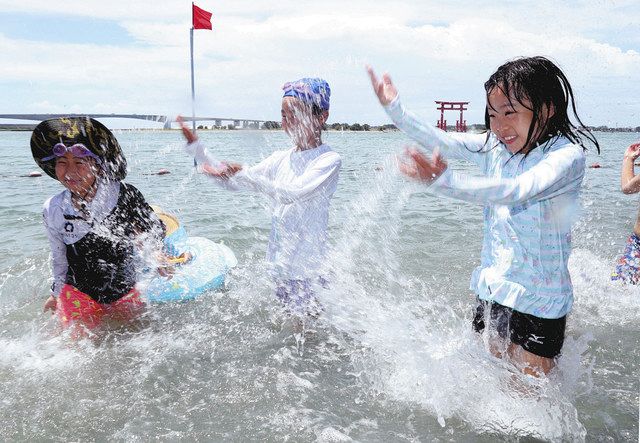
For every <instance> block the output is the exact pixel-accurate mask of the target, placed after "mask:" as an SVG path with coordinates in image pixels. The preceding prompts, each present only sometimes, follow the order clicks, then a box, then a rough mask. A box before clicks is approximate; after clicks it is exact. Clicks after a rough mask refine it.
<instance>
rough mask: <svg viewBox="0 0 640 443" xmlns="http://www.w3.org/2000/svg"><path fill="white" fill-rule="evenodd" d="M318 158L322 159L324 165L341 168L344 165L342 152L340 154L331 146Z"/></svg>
mask: <svg viewBox="0 0 640 443" xmlns="http://www.w3.org/2000/svg"><path fill="white" fill-rule="evenodd" d="M318 160H320V161H321V162H322V163H323V164H324V165H327V166H331V167H334V166H337V167H338V168H339V167H340V166H341V165H342V157H340V154H338V153H337V152H336V151H333V150H332V149H331V148H329V150H328V151H327V152H325V153H323V154H322V155H320V156H319V157H318Z"/></svg>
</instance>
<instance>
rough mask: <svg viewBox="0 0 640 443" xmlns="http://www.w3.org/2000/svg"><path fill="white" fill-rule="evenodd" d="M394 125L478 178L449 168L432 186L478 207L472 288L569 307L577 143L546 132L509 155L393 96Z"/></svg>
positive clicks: (554, 313)
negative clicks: (433, 122)
mask: <svg viewBox="0 0 640 443" xmlns="http://www.w3.org/2000/svg"><path fill="white" fill-rule="evenodd" d="M385 110H386V111H387V114H388V115H389V116H390V117H391V119H392V120H393V122H394V123H395V125H396V126H397V127H398V128H399V129H401V130H402V131H404V132H405V133H406V134H407V135H408V136H409V137H411V138H412V139H414V140H415V141H416V142H418V143H419V144H420V145H422V146H423V147H424V148H426V149H427V150H429V151H432V150H433V149H434V148H436V147H437V148H439V149H440V151H441V152H442V153H443V155H444V157H445V158H446V159H454V158H455V159H464V160H466V161H469V162H471V163H474V164H476V165H478V166H479V167H480V170H481V171H482V174H483V177H471V176H466V175H463V174H460V173H457V172H454V171H452V170H451V168H447V170H446V171H445V172H444V173H443V174H442V175H441V176H440V177H438V178H437V179H436V180H435V181H434V182H433V183H432V184H431V185H430V189H431V190H433V191H434V192H436V193H438V194H441V195H445V196H448V197H453V198H456V199H460V200H464V201H468V202H472V203H479V204H482V205H483V206H484V226H483V236H484V238H483V242H482V253H481V264H480V266H478V267H477V268H476V269H475V271H474V272H473V275H472V277H471V284H470V289H471V290H473V291H475V292H476V293H477V294H478V296H479V297H480V299H482V300H487V301H494V302H496V303H499V304H501V305H503V306H507V307H509V308H513V309H514V310H516V311H519V312H523V313H525V314H531V315H534V316H536V317H541V318H548V319H554V318H560V317H563V316H565V315H566V314H567V313H569V311H571V306H572V304H573V287H572V284H571V277H570V276H569V270H568V269H567V263H568V260H569V254H570V251H571V226H572V224H573V221H574V220H575V219H576V218H577V216H578V215H579V208H580V202H579V192H580V187H581V185H582V179H583V177H584V171H585V154H584V151H583V149H582V147H580V146H578V145H575V144H573V143H571V142H570V141H569V140H567V139H566V138H564V137H561V136H558V137H552V138H551V139H550V140H549V141H547V142H546V143H545V144H542V145H540V146H539V147H537V148H536V149H534V150H533V151H531V152H530V153H529V155H527V156H526V157H525V156H524V155H523V154H518V155H513V154H512V153H511V152H509V151H508V150H507V148H506V146H505V145H504V144H503V143H501V142H499V141H498V139H497V138H496V136H495V135H494V134H493V133H491V132H490V133H489V137H488V138H487V135H486V134H466V133H447V132H444V131H442V130H440V129H436V128H434V127H433V126H430V125H428V124H423V123H421V122H420V121H418V120H417V118H416V117H415V116H414V115H412V114H411V113H409V112H407V111H406V110H405V109H404V107H403V106H402V104H401V103H400V100H399V99H398V98H396V99H395V100H394V101H393V102H392V103H390V104H389V105H388V106H386V107H385Z"/></svg>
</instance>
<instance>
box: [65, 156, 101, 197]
mask: <svg viewBox="0 0 640 443" xmlns="http://www.w3.org/2000/svg"><path fill="white" fill-rule="evenodd" d="M97 171H98V168H97V166H96V162H95V160H93V159H92V158H90V157H74V156H73V154H72V153H71V152H67V153H65V154H64V155H63V156H62V157H58V158H57V159H56V178H57V179H58V180H59V181H60V183H62V184H63V185H64V187H65V188H67V189H68V190H69V191H71V193H73V194H76V195H78V196H84V195H85V194H86V193H87V192H89V190H91V187H92V186H93V184H94V183H95V181H96V178H97Z"/></svg>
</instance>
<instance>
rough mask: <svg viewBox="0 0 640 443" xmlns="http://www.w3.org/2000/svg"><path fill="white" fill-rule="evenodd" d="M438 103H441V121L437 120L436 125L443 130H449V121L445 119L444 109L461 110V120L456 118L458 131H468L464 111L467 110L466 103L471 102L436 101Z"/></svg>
mask: <svg viewBox="0 0 640 443" xmlns="http://www.w3.org/2000/svg"><path fill="white" fill-rule="evenodd" d="M436 104H438V105H440V107H439V108H437V109H438V110H439V111H440V121H438V122H436V126H437V127H438V128H440V129H442V130H443V131H446V130H447V121H446V120H445V119H444V111H460V120H456V131H457V132H467V121H466V120H464V117H463V111H466V110H467V108H466V107H465V105H468V104H469V102H443V101H436Z"/></svg>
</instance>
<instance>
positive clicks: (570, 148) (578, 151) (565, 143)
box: [547, 137, 586, 160]
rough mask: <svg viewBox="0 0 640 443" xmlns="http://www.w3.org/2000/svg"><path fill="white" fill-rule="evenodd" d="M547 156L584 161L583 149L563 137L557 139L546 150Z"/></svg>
mask: <svg viewBox="0 0 640 443" xmlns="http://www.w3.org/2000/svg"><path fill="white" fill-rule="evenodd" d="M547 155H562V156H563V157H564V156H566V157H571V158H574V159H577V160H583V159H585V157H586V155H585V152H584V148H583V147H582V146H580V145H578V144H576V143H573V142H572V141H571V140H568V139H566V138H564V137H560V138H558V140H556V141H555V142H554V143H553V144H552V145H551V146H550V147H549V149H548V150H547Z"/></svg>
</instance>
